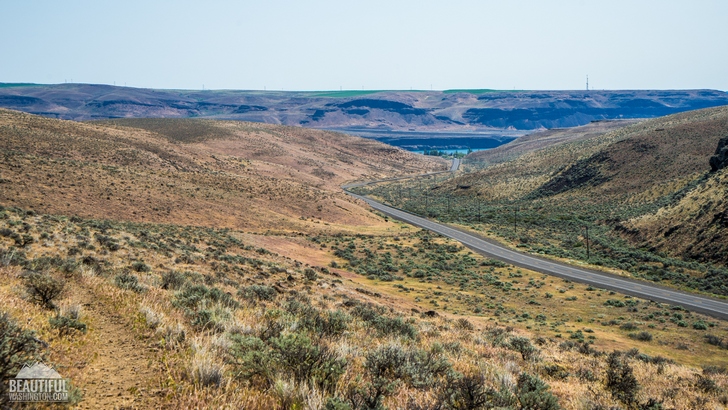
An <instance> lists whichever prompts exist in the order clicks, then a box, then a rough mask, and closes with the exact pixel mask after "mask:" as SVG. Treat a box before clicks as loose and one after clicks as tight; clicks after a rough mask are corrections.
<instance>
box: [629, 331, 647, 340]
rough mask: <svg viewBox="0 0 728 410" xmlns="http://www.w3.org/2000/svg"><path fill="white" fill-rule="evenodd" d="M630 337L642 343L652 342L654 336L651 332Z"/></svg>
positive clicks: (634, 334)
mask: <svg viewBox="0 0 728 410" xmlns="http://www.w3.org/2000/svg"><path fill="white" fill-rule="evenodd" d="M629 337H631V338H632V339H635V340H639V341H642V342H650V341H652V334H651V333H650V332H639V333H630V334H629Z"/></svg>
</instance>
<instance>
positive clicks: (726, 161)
mask: <svg viewBox="0 0 728 410" xmlns="http://www.w3.org/2000/svg"><path fill="white" fill-rule="evenodd" d="M725 167H728V137H723V138H721V139H720V141H719V142H718V148H716V150H715V155H713V156H712V157H710V172H715V171H717V170H719V169H723V168H725Z"/></svg>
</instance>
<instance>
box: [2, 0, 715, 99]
mask: <svg viewBox="0 0 728 410" xmlns="http://www.w3.org/2000/svg"><path fill="white" fill-rule="evenodd" d="M0 16H1V17H0V18H1V19H2V24H0V82H36V83H62V82H64V81H69V82H70V81H71V80H73V81H74V82H85V83H104V84H113V83H114V82H116V84H117V85H124V84H127V85H129V86H135V87H152V88H186V89H200V88H202V87H203V85H204V87H205V88H216V89H222V88H228V89H263V88H264V87H266V88H267V89H269V90H271V89H278V90H280V89H286V90H338V89H339V88H340V87H342V88H343V89H362V87H363V88H365V89H410V88H414V89H430V88H431V87H432V88H434V89H436V90H438V89H440V90H442V89H452V88H497V89H513V88H516V89H583V88H584V87H585V76H586V75H587V74H588V75H589V80H590V85H591V86H592V88H597V89H648V88H655V89H672V88H713V89H721V90H727V89H728V22H727V20H728V1H725V0H715V1H708V0H704V1H701V0H684V1H672V0H659V1H640V0H630V1H614V0H609V1H607V0H604V1H588V0H575V1H566V0H563V1H556V0H554V1H547V0H541V1H513V0H509V1H505V0H503V1H486V0H480V1H475V0H473V1H466V0H462V1H459V0H448V1H426V0H388V1H373V0H367V1H356V2H355V1H349V0H322V1H304V0H293V1H271V0H260V1H242V0H241V1H232V0H231V1H210V0H206V1H202V0H198V1H153V0H146V1H132V0H124V1H98V0H94V1H73V0H68V1H57V0H53V1H32V0H28V1H24V0H17V1H13V0H0Z"/></svg>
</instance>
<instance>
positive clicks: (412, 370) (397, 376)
mask: <svg viewBox="0 0 728 410" xmlns="http://www.w3.org/2000/svg"><path fill="white" fill-rule="evenodd" d="M365 368H366V369H367V371H368V372H369V374H370V375H371V378H372V380H374V381H379V383H380V384H382V383H385V380H387V381H402V382H404V383H405V384H407V385H409V386H411V387H414V388H429V387H433V386H434V384H435V381H436V380H437V378H438V377H440V376H446V375H447V374H448V373H449V372H450V370H451V365H450V363H449V362H448V360H447V358H445V357H444V356H442V355H441V354H439V353H437V352H436V351H432V350H431V351H424V350H420V349H406V350H405V349H403V348H402V347H400V346H398V345H387V346H380V347H379V348H377V349H374V350H372V351H370V352H369V353H368V354H367V355H366V364H365Z"/></svg>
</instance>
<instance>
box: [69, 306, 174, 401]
mask: <svg viewBox="0 0 728 410" xmlns="http://www.w3.org/2000/svg"><path fill="white" fill-rule="evenodd" d="M84 307H85V314H86V315H87V316H88V317H89V318H91V321H90V322H91V326H92V331H93V332H94V333H95V334H96V335H97V337H98V342H97V343H96V344H95V345H96V346H98V348H97V349H96V357H95V358H89V359H88V360H89V365H88V366H87V367H86V368H85V372H86V377H85V383H84V389H83V390H84V397H83V401H81V403H79V404H78V407H77V408H79V409H136V408H150V407H158V406H157V405H156V404H157V403H154V402H155V401H157V397H154V395H153V393H155V392H156V390H155V391H152V390H150V388H153V386H151V384H152V383H153V382H154V381H155V380H159V378H160V376H161V373H160V371H159V368H158V367H156V366H158V365H157V364H155V363H157V360H155V359H154V351H153V349H152V348H151V347H150V346H149V344H148V343H147V342H145V341H144V340H139V339H138V338H137V337H136V336H135V335H134V333H133V331H132V330H131V326H130V323H128V321H127V320H125V319H124V318H123V317H122V316H121V315H119V314H118V313H115V312H114V311H113V307H112V306H110V305H109V304H107V303H106V302H105V301H104V300H102V299H99V298H96V297H94V296H93V295H92V294H91V293H90V292H87V294H86V295H84Z"/></svg>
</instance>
